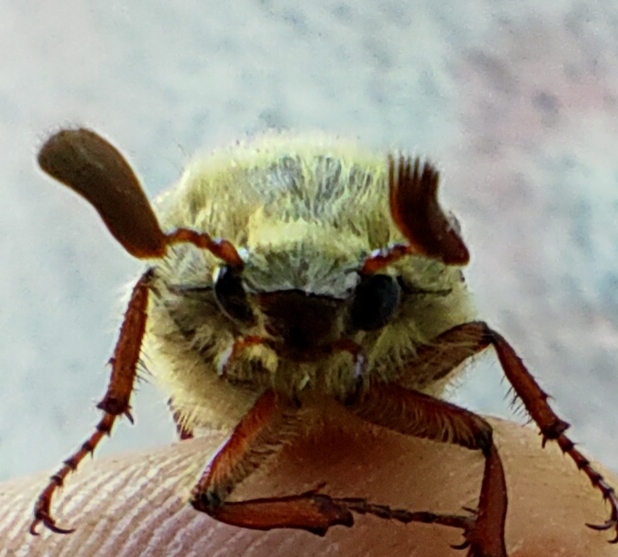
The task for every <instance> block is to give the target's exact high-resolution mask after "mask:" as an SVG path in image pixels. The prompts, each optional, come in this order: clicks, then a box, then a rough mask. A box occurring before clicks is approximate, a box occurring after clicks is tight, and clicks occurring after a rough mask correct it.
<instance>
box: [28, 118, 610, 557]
mask: <svg viewBox="0 0 618 557" xmlns="http://www.w3.org/2000/svg"><path fill="white" fill-rule="evenodd" d="M38 162H39V164H40V166H41V168H42V169H43V170H44V171H45V172H46V173H47V174H49V175H50V176H51V177H53V178H55V179H56V180H58V181H60V182H61V183H63V184H65V185H67V186H68V187H70V188H71V189H72V190H74V191H75V192H77V193H78V194H80V195H81V196H83V197H84V198H85V199H86V200H87V201H88V202H89V203H90V204H91V205H92V206H93V207H94V208H95V209H96V210H97V211H98V213H99V214H100V216H101V218H102V219H103V221H104V223H105V224H106V226H107V228H108V229H109V231H110V232H111V234H112V235H113V236H114V237H115V238H116V239H117V240H118V242H119V243H120V244H121V245H122V246H123V247H124V248H125V250H126V251H127V252H128V253H130V254H131V255H133V256H135V257H137V258H139V259H145V260H147V261H148V262H147V268H146V270H145V272H144V273H143V274H142V275H141V277H140V278H139V279H138V280H137V282H136V284H135V285H134V287H133V289H132V292H131V296H130V301H129V303H128V307H127V310H126V313H125V315H124V320H123V323H122V326H121V329H120V333H119V338H118V341H117V344H116V347H115V349H114V353H113V356H112V358H111V365H112V371H111V377H110V382H109V385H108V388H107V392H106V393H105V396H104V397H103V399H102V400H101V402H100V403H99V404H98V408H99V409H101V410H102V412H103V417H102V419H101V420H100V422H99V423H98V425H97V426H96V430H95V432H94V433H93V434H92V435H91V436H90V437H89V438H88V439H87V440H86V442H85V443H84V444H83V445H82V446H81V447H80V449H79V450H77V451H76V452H75V453H74V454H73V455H72V456H71V457H70V458H69V459H68V460H66V461H65V463H64V464H63V466H62V467H61V468H60V469H59V470H58V472H57V473H56V474H54V475H53V476H52V477H51V480H50V482H49V484H48V485H47V487H46V488H45V489H44V490H43V491H42V493H41V494H40V496H39V498H38V499H37V502H36V504H35V509H34V520H33V522H32V524H31V527H30V531H31V533H33V534H36V532H37V530H36V529H37V527H38V526H39V525H40V524H43V525H44V526H45V527H47V528H49V529H51V530H52V531H54V532H57V533H68V532H71V531H72V530H70V529H65V528H61V527H59V526H58V525H57V524H56V522H55V519H54V518H53V516H52V513H51V501H52V497H53V495H54V493H55V491H56V490H57V489H58V488H59V487H60V486H62V484H63V482H64V480H65V478H66V477H67V476H68V475H69V473H70V472H72V471H74V470H76V469H77V467H78V465H79V463H80V462H81V461H82V460H83V459H84V458H85V457H86V456H87V455H88V454H90V453H92V452H93V451H94V450H95V448H96V446H97V445H98V444H99V442H100V441H101V439H102V438H103V437H105V436H106V435H108V434H110V433H111V430H112V426H113V424H114V423H115V421H116V420H117V418H118V417H119V416H123V415H124V416H126V417H127V418H129V420H131V421H132V416H131V411H130V410H131V407H130V398H131V394H132V391H133V386H134V382H135V379H136V374H137V368H138V364H139V362H140V358H141V357H142V354H143V355H145V357H146V358H145V359H147V360H148V362H151V364H150V363H149V367H150V365H152V369H151V370H150V371H151V372H152V374H153V376H154V377H155V378H156V380H157V381H158V382H159V383H160V385H161V387H162V388H163V390H164V391H165V392H166V393H167V395H168V401H169V406H170V409H171V412H172V416H173V418H174V421H175V423H176V426H177V430H178V434H179V436H180V438H181V439H184V438H190V437H192V436H194V435H198V434H199V432H200V430H203V429H205V428H206V429H207V428H213V427H217V428H222V427H223V428H228V429H229V431H230V434H229V437H228V438H227V441H226V442H225V443H224V444H223V446H222V447H221V448H220V449H219V451H218V452H217V453H216V454H215V456H214V457H213V458H212V459H211V461H210V462H209V464H208V466H207V467H206V469H205V470H204V472H203V474H202V475H201V476H200V478H199V480H198V481H197V483H196V485H195V487H194V489H193V491H192V495H191V499H190V504H191V505H192V506H193V507H194V508H195V509H196V510H198V511H201V512H204V513H206V514H208V515H210V516H211V517H213V518H215V519H216V520H219V521H222V522H225V523H228V524H232V525H236V526H239V527H245V528H253V529H258V530H268V529H272V528H297V529H304V530H307V531H309V532H312V533H315V534H319V535H324V534H325V533H326V531H327V530H328V529H329V528H330V527H331V526H334V525H345V526H351V525H352V523H353V514H354V513H361V514H366V513H369V514H374V515H377V516H379V517H381V518H387V519H392V520H397V521H400V522H411V521H421V522H433V523H437V524H443V525H446V526H451V527H458V528H460V529H462V531H463V535H464V538H465V541H464V543H463V544H462V545H461V546H460V547H469V552H468V555H470V556H473V557H475V556H481V555H482V556H491V557H505V556H506V555H507V552H506V547H505V542H504V528H505V520H506V514H507V503H508V501H507V493H506V480H505V475H504V470H503V466H502V461H501V458H500V453H499V451H498V449H497V447H496V446H495V444H494V442H493V438H492V428H491V426H490V425H489V424H488V422H487V421H486V420H485V419H483V418H482V417H481V416H478V415H476V414H475V413H473V412H470V411H468V410H466V409H464V408H461V407H458V406H456V405H454V404H452V403H450V402H447V401H445V400H443V399H442V398H441V397H442V394H443V392H444V388H445V386H446V385H447V384H448V383H449V382H450V381H452V379H453V378H454V377H455V376H456V375H457V373H458V372H459V371H460V370H461V367H462V364H464V363H465V362H466V360H468V359H469V358H470V357H472V356H474V355H476V354H478V353H480V352H482V351H484V350H485V349H487V348H489V347H491V348H493V350H494V351H495V353H496V355H497V357H498V360H499V362H500V364H501V367H502V369H503V370H504V373H505V375H506V377H507V379H508V380H509V382H510V383H511V385H512V387H513V390H514V393H515V394H516V396H517V397H518V398H519V399H520V400H521V402H522V403H523V406H524V408H525V409H526V411H527V412H528V414H529V415H530V417H531V418H532V420H534V422H535V423H536V424H537V425H538V427H539V429H540V432H541V434H542V436H543V444H545V442H546V441H548V440H551V441H555V442H557V443H558V445H559V446H560V448H561V449H562V451H563V452H565V453H566V454H568V455H569V456H570V457H571V458H572V459H573V460H574V461H575V464H576V465H577V466H578V468H580V469H581V470H582V471H583V472H584V473H585V474H586V475H587V476H588V477H589V479H590V481H591V482H592V485H593V486H594V487H595V488H597V489H598V490H600V492H601V493H602V495H603V497H604V498H605V499H606V500H607V501H608V502H609V504H610V508H611V515H610V518H609V519H608V520H607V521H606V522H605V523H604V524H602V525H598V526H593V527H594V528H596V529H600V530H609V529H613V530H616V531H617V534H616V537H615V538H614V539H613V540H612V541H613V542H616V541H618V526H617V524H618V520H617V519H618V498H617V497H616V495H615V492H614V489H613V488H612V487H611V486H610V485H609V484H608V483H607V482H606V481H605V480H604V479H603V477H602V476H601V475H600V474H599V473H598V472H597V471H596V470H595V469H594V467H593V466H592V465H591V464H590V462H589V461H588V460H587V459H586V457H585V456H583V455H582V454H581V453H580V452H579V451H578V450H577V449H576V448H575V446H574V444H573V443H572V442H571V441H570V439H569V438H568V437H567V436H566V434H565V431H566V430H567V428H568V423H567V422H565V421H564V420H562V419H561V418H559V417H558V416H557V415H556V414H555V413H554V411H553V410H552V409H551V407H550V405H549V404H548V401H547V399H548V396H547V394H546V393H545V392H544V391H543V390H542V389H541V388H540V386H539V385H538V384H537V382H536V381H535V379H534V378H533V377H532V375H531V374H530V372H529V371H528V370H527V368H526V367H525V365H524V364H523V362H522V361H521V359H520V358H519V357H518V355H517V354H516V352H515V351H514V349H513V348H512V347H511V345H510V344H509V343H508V342H507V340H506V339H505V338H504V337H503V336H502V335H501V334H500V333H498V332H497V331H495V330H494V329H492V328H491V327H490V326H489V325H488V324H487V323H485V322H484V321H479V320H477V319H476V317H475V312H474V306H473V303H472V300H471V296H470V293H469V290H468V288H467V286H466V283H465V281H464V278H463V274H462V268H463V267H464V266H465V265H466V264H467V263H468V261H469V252H468V249H467V246H466V244H465V243H464V241H463V239H462V236H461V233H460V230H459V225H458V223H457V222H456V220H455V219H454V217H452V216H451V215H450V214H447V213H446V212H444V211H443V209H442V208H441V206H440V204H439V202H438V198H437V192H438V185H439V173H438V171H437V170H436V168H435V167H434V166H433V165H432V164H431V163H429V162H422V161H421V160H420V159H419V158H412V157H409V156H407V155H403V154H390V155H388V156H383V155H381V154H376V153H374V152H372V151H367V150H363V149H362V148H361V147H359V146H357V145H355V144H351V143H346V142H344V141H342V140H339V139H331V138H328V137H323V136H318V135H316V136H303V135H298V136H296V135H292V134H288V133H271V134H266V135H264V136H262V137H260V138H257V139H255V140H253V141H250V142H246V143H237V144H236V145H234V146H233V147H231V148H229V149H227V150H226V149H223V150H220V151H218V152H215V153H213V154H212V155H211V156H209V157H205V158H204V157H201V158H197V159H196V160H195V161H194V162H193V163H192V164H190V165H189V166H188V168H187V170H186V171H185V173H184V175H183V177H182V178H181V180H180V182H179V184H178V185H177V186H176V187H175V188H173V189H171V190H169V191H168V192H167V193H165V194H164V195H163V196H161V198H159V199H158V200H157V202H156V205H155V208H154V209H153V208H152V207H151V205H150V204H149V202H148V200H147V199H146V196H145V194H144V192H143V190H142V188H141V186H140V183H139V181H138V179H137V177H136V175H135V174H134V172H133V170H132V168H131V167H130V165H129V164H128V162H127V161H126V160H125V158H124V157H123V156H122V154H121V153H120V152H119V151H118V150H117V149H116V148H115V147H114V146H113V145H112V144H111V143H110V142H109V141H108V140H106V139H104V138H103V137H102V136H101V135H99V134H97V133H95V132H93V131H91V130H88V129H84V128H80V129H64V130H61V131H59V132H57V133H55V134H53V135H52V136H51V137H50V138H49V139H48V140H47V141H46V142H45V143H44V145H43V146H42V148H41V149H40V152H39V156H38ZM326 401H328V403H329V404H332V403H334V404H337V405H339V406H341V407H342V408H344V409H345V410H346V411H347V412H349V413H351V414H354V415H356V416H358V417H360V418H361V419H362V420H365V421H367V422H369V423H371V424H373V425H376V426H380V427H383V428H386V429H389V430H392V431H395V432H399V433H402V434H405V435H410V436H416V437H422V438H426V439H430V440H433V441H437V442H443V443H452V444H456V445H460V446H462V447H465V448H468V449H470V450H474V451H479V452H480V453H481V454H482V455H483V457H484V459H485V466H484V474H483V480H482V484H481V491H480V496H479V502H478V508H477V509H476V511H475V512H474V513H471V514H469V515H466V514H462V515H440V514H437V513H432V512H430V511H428V512H411V511H407V510H401V509H392V508H390V507H389V506H387V505H383V504H376V503H372V502H369V501H366V500H365V499H363V498H334V497H330V496H328V495H326V494H323V493H321V492H319V491H311V492H306V493H301V494H291V495H289V496H285V497H272V498H263V499H255V500H248V501H239V502H230V501H229V500H228V497H229V496H230V494H231V493H232V491H233V490H234V488H235V487H236V486H237V485H238V484H239V483H240V482H241V481H243V480H244V479H245V478H247V477H248V476H250V475H251V474H252V473H253V472H254V471H255V470H256V469H258V468H259V467H260V466H261V465H262V464H263V463H264V462H265V461H266V460H267V459H269V458H271V457H274V456H276V454H277V453H278V452H279V451H280V450H281V449H282V447H283V446H285V445H286V444H289V443H292V442H293V440H294V439H295V438H297V437H298V436H299V435H300V434H301V433H303V431H304V430H305V429H306V428H308V427H311V423H313V422H312V420H311V419H310V418H309V416H311V415H312V413H313V414H316V413H317V414H318V415H319V411H320V409H321V408H322V407H323V406H324V405H325V404H326Z"/></svg>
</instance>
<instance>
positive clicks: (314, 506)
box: [191, 390, 353, 534]
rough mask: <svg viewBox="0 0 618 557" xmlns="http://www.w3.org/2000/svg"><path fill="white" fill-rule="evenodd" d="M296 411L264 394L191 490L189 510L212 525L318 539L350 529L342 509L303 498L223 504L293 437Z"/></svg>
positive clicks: (311, 496) (322, 498) (319, 498)
mask: <svg viewBox="0 0 618 557" xmlns="http://www.w3.org/2000/svg"><path fill="white" fill-rule="evenodd" d="M299 413H300V410H299V408H297V407H295V406H293V405H292V404H291V403H288V402H287V401H284V400H282V399H281V398H279V397H277V395H276V394H275V393H273V391H270V390H269V391H266V392H265V393H264V394H263V395H262V396H261V397H260V398H259V399H258V400H257V402H256V403H255V404H254V406H253V407H252V408H251V410H250V411H249V412H248V413H247V414H246V415H245V416H244V418H243V419H242V421H241V422H240V423H239V424H238V426H236V429H235V430H234V432H233V433H232V435H231V436H230V438H229V439H228V440H227V442H226V443H225V444H224V445H223V447H222V448H221V449H220V450H219V452H218V453H217V455H216V456H215V457H214V458H213V460H212V462H211V463H210V464H209V466H208V467H207V468H206V470H205V471H204V473H203V474H202V477H201V478H200V480H199V481H198V483H197V485H196V486H195V487H194V489H193V493H192V497H191V505H192V506H193V507H194V508H195V509H196V510H198V511H202V512H205V513H206V514H208V515H210V516H212V517H213V518H215V519H216V520H219V521H221V522H225V523H227V524H231V525H233V526H239V527H243V528H251V529H256V530H270V529H272V528H300V529H304V530H308V531H310V532H313V533H319V534H323V533H325V532H326V530H328V528H329V527H330V526H333V525H335V524H344V525H347V526H350V525H351V524H352V523H353V519H352V514H351V512H350V511H349V510H348V509H347V507H346V506H345V505H341V504H337V503H336V502H335V501H334V500H332V499H331V498H330V497H328V496H326V495H321V494H318V493H316V492H314V491H313V492H307V493H303V494H300V495H293V496H289V497H273V498H265V499H253V500H249V501H242V502H228V501H226V499H227V497H228V496H229V495H230V494H231V492H232V491H233V490H234V488H235V487H236V486H237V485H238V484H239V483H240V482H241V481H242V480H244V479H245V478H246V477H247V476H249V475H250V474H251V473H252V472H254V471H255V470H256V469H257V468H258V467H260V466H261V465H262V464H263V463H264V462H265V461H266V460H267V459H269V458H270V457H271V456H274V455H275V454H277V453H278V452H279V451H280V450H281V449H282V448H283V446H284V445H285V444H287V443H289V442H290V441H291V440H292V439H293V438H294V437H295V436H296V434H297V432H298V426H299V422H300V420H299Z"/></svg>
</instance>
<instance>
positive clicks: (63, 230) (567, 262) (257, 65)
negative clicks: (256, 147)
mask: <svg viewBox="0 0 618 557" xmlns="http://www.w3.org/2000/svg"><path fill="white" fill-rule="evenodd" d="M225 4H230V5H229V6H227V7H224V6H225ZM0 53H1V55H0V115H1V125H0V227H1V229H2V235H1V236H0V269H1V272H0V339H2V340H1V342H0V478H9V477H14V476H18V475H25V474H29V473H32V472H35V471H39V470H43V469H53V468H55V467H56V466H57V465H58V464H59V463H60V461H61V460H62V459H63V458H64V457H66V456H67V455H68V454H69V453H70V452H71V451H72V450H73V449H74V448H75V447H77V446H78V444H80V443H81V442H82V441H83V440H84V438H85V437H86V436H87V435H88V434H89V433H90V432H91V431H92V426H93V425H94V423H95V422H96V421H97V420H98V418H99V413H98V412H97V411H96V410H95V403H96V402H97V401H98V400H99V399H100V397H101V396H102V394H103V392H104V389H105V386H106V384H107V378H108V368H107V367H106V365H105V362H106V361H107V359H108V358H109V356H110V354H111V349H112V346H113V342H114V340H115V337H116V332H117V329H118V326H119V323H120V316H121V313H122V310H123V308H122V305H121V304H120V302H119V301H118V298H119V295H120V293H121V292H123V290H124V286H125V285H126V284H127V283H128V282H129V281H130V280H131V279H132V277H133V276H135V275H137V274H138V273H139V272H140V269H141V265H140V263H139V262H136V261H134V260H132V259H131V258H130V256H128V255H127V254H125V253H124V251H123V250H122V249H121V248H120V246H118V245H117V244H116V243H115V242H114V240H113V239H112V238H111V236H110V235H109V234H108V233H107V231H106V230H105V228H104V226H103V225H102V223H101V222H100V221H99V219H98V217H97V216H96V215H95V213H94V212H93V211H92V210H91V209H90V208H89V207H87V206H86V204H85V203H83V202H82V201H81V200H80V199H78V198H77V197H76V196H75V195H73V194H71V193H69V192H68V191H67V190H66V189H64V188H62V187H60V186H57V185H56V184H54V183H52V182H51V181H50V180H49V179H47V178H46V177H44V176H43V175H42V174H41V172H40V171H39V170H38V169H37V167H36V165H35V155H36V152H37V148H38V146H39V145H40V143H41V141H42V140H43V139H44V138H45V137H46V136H48V135H49V134H50V133H51V132H53V131H55V130H57V129H59V128H60V127H63V126H69V125H86V126H90V127H92V128H94V129H96V130H98V131H100V132H102V133H103V134H104V135H106V136H107V137H109V138H111V139H112V140H113V142H114V143H115V144H116V145H117V146H119V148H120V149H121V151H122V152H123V153H125V154H126V155H127V157H128V158H129V160H130V161H131V162H132V164H133V165H134V167H135V168H136V169H137V171H138V173H139V175H140V176H141V177H142V179H143V182H144V184H145V188H146V190H147V191H148V194H149V195H150V196H154V195H156V194H157V193H159V192H161V191H162V190H163V189H164V188H166V187H168V186H169V185H170V184H172V183H174V181H175V180H176V178H177V177H178V176H179V174H180V173H181V171H182V168H183V166H184V164H185V162H186V161H187V159H188V158H189V157H190V156H191V155H193V154H194V153H195V152H196V151H199V150H201V149H202V150H206V151H208V150H209V149H212V148H214V147H216V146H217V145H221V144H226V143H229V142H231V141H233V140H235V139H237V138H242V137H245V136H246V135H251V134H254V133H256V132H260V131H262V130H265V129H267V128H271V127H274V128H291V129H295V130H298V131H310V130H316V129H317V130H326V131H330V132H332V133H334V134H339V135H343V136H349V137H353V138H358V139H359V140H360V141H362V142H364V143H366V144H368V145H370V146H373V147H375V148H379V149H389V148H394V147H398V148H403V149H406V150H411V151H413V152H416V153H419V154H427V155H428V156H430V157H431V159H432V160H433V161H436V162H437V163H438V164H439V166H440V168H441V169H442V171H443V177H444V182H443V188H442V199H443V201H444V204H445V205H446V206H448V207H449V208H451V209H452V210H453V211H454V212H455V213H456V214H457V215H458V216H459V218H460V220H461V222H462V225H463V230H464V237H465V238H466V240H467V241H468V243H469V245H470V246H471V249H472V254H473V260H472V263H471V265H470V267H469V269H468V272H467V277H468V282H469V283H470V285H471V288H472V289H473V290H474V292H475V293H476V296H477V300H478V307H479V315H480V316H482V317H483V318H485V319H486V320H488V321H489V322H490V323H491V324H493V325H494V326H495V327H497V328H498V330H500V331H501V332H503V333H504V335H505V336H506V337H507V338H508V339H510V340H511V342H512V343H513V344H514V346H515V347H516V348H517V349H518V350H519V352H520V354H521V356H522V357H523V358H524V360H525V362H526V363H527V364H528V366H529V367H530V369H531V370H532V371H533V373H534V374H535V375H536V377H537V378H538V380H539V381H540V382H541V384H542V385H543V386H544V387H545V388H546V390H547V391H548V392H549V393H551V394H552V395H553V396H554V399H555V400H554V405H555V408H557V409H558V410H559V411H560V413H561V415H562V416H563V417H565V418H566V419H567V420H569V421H570V422H571V423H572V424H573V429H572V437H573V438H574V439H575V440H577V441H579V442H581V444H582V446H583V447H584V449H585V450H586V451H587V452H588V453H590V454H592V455H593V456H594V457H596V458H598V459H600V460H602V461H603V462H604V463H605V464H606V465H608V466H609V467H610V468H612V469H613V470H614V471H615V472H618V441H616V435H615V425H616V423H617V421H618V406H617V405H616V404H615V400H616V395H617V394H618V373H616V368H617V366H618V258H617V257H616V253H617V252H618V218H617V217H618V157H616V156H615V151H616V146H617V144H618V129H617V128H618V107H617V99H618V97H617V94H618V59H617V54H618V8H617V7H615V5H614V4H612V3H610V2H604V1H596V2H595V1H594V0H585V1H584V0H572V1H560V0H555V1H553V2H551V3H543V4H541V3H539V2H534V1H532V0H529V1H522V2H517V3H514V2H495V1H493V0H484V1H483V0H471V1H469V2H459V1H456V0H445V1H442V2H433V1H431V0H427V1H424V2H423V1H410V0H379V1H376V2H370V1H368V0H365V1H364V2H345V1H329V0H315V1H314V2H303V3H297V2H291V1H287V2H286V1H277V0H272V1H268V0H263V1H258V0H239V1H237V2H233V3H222V2H215V1H214V0H213V1H198V0H176V1H175V2H173V3H172V2H167V1H165V2H163V1H154V0H149V1H146V0H132V1H131V2H129V1H128V0H122V1H121V0H106V1H105V2H103V1H94V2H82V1H80V0H65V1H64V2H61V3H59V2H53V3H52V2H39V1H38V0H0ZM501 377H502V375H501V371H500V367H499V365H498V363H497V362H496V360H495V358H494V357H493V356H492V355H491V354H487V355H485V356H483V357H480V358H477V362H476V363H475V365H473V366H470V368H469V371H468V375H467V381H465V382H463V383H462V385H461V386H460V387H459V389H458V390H457V391H456V392H455V393H454V394H453V396H454V399H455V400H457V401H458V402H459V403H462V404H465V405H466V406H468V407H471V408H474V409H477V410H481V411H483V412H488V413H493V414H497V415H502V416H512V413H511V410H510V408H509V398H508V395H507V391H508V389H507V385H505V384H504V383H503V381H502V380H501ZM164 402H165V401H164V399H163V398H162V397H161V396H160V395H159V393H158V392H157V391H156V390H155V389H154V388H153V387H152V386H149V385H148V384H147V383H142V384H141V385H140V391H139V392H138V393H137V396H136V397H135V398H134V408H135V411H134V415H135V417H136V422H137V423H136V425H135V426H134V427H130V426H128V425H127V423H126V421H122V422H121V424H120V426H119V427H118V428H117V430H116V434H115V435H114V437H113V439H112V441H111V442H107V443H105V444H104V447H103V449H102V451H101V452H110V451H121V450H126V449H130V448H137V447H144V446H154V445H160V444H164V443H169V442H170V441H171V440H172V439H173V427H172V424H171V420H170V418H169V415H168V412H167V410H166V407H165V403H164ZM518 419H521V416H518Z"/></svg>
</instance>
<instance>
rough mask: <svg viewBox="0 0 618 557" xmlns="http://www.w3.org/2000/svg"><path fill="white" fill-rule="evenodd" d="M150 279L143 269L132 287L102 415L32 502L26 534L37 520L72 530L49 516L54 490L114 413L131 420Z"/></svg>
mask: <svg viewBox="0 0 618 557" xmlns="http://www.w3.org/2000/svg"><path fill="white" fill-rule="evenodd" d="M151 278H152V272H151V271H147V272H146V273H144V275H142V277H141V278H140V279H139V280H138V281H137V284H136V285H135V286H134V287H133V291H132V293H131V299H130V301H129V305H128V307H127V310H126V312H125V315H124V321H123V323H122V327H121V329H120V335H119V337H118V342H117V343H116V347H115V349H114V354H113V356H112V357H111V359H110V363H111V365H112V373H111V377H110V380H109V385H108V387H107V392H106V393H105V396H104V397H103V400H102V401H101V402H99V404H98V405H97V408H99V409H101V410H103V418H101V421H100V422H99V423H98V424H97V426H96V430H95V432H94V433H93V434H92V435H91V436H90V437H89V438H88V439H87V440H86V441H85V442H84V443H83V444H82V446H81V447H80V448H79V449H78V450H77V451H76V452H75V453H74V454H73V455H71V457H70V458H68V459H67V460H65V461H64V465H63V466H62V468H60V470H58V472H56V473H55V474H54V475H53V476H52V477H51V478H50V482H49V484H48V485H47V487H46V488H45V489H44V490H43V492H42V493H41V494H40V495H39V497H38V499H37V501H36V503H35V505H34V520H33V521H32V524H31V525H30V533H31V534H33V535H37V531H36V528H37V526H38V525H39V524H40V523H42V524H43V525H44V526H45V527H47V528H49V529H50V530H52V531H53V532H56V533H58V534H68V533H70V532H73V530H72V529H65V528H60V527H58V526H56V521H55V519H54V518H53V516H52V515H51V510H50V507H51V501H52V497H53V495H54V493H55V492H56V490H57V489H58V488H59V487H61V486H62V485H63V483H64V480H65V478H66V477H67V476H68V475H69V474H70V473H71V472H74V471H75V470H77V467H78V466H79V463H80V462H81V461H82V460H84V458H85V457H86V456H87V455H89V454H92V453H93V452H94V450H95V448H96V447H97V445H98V444H99V443H100V442H101V440H102V439H103V437H105V436H106V435H110V433H111V431H112V426H113V425H114V422H115V421H116V418H118V416H121V415H123V414H124V415H125V416H127V418H129V420H130V421H131V422H133V417H132V416H131V406H130V404H129V402H130V399H131V393H132V392H133V385H134V383H135V375H136V369H137V363H138V361H139V354H140V350H141V346H142V339H143V337H144V332H145V330H146V308H147V307H148V291H149V286H150V282H151Z"/></svg>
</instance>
